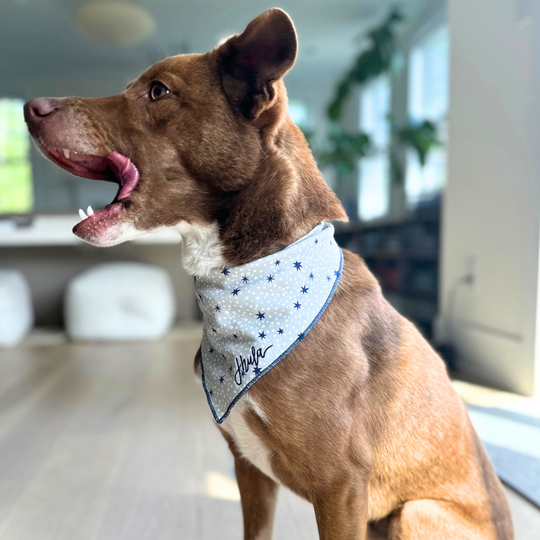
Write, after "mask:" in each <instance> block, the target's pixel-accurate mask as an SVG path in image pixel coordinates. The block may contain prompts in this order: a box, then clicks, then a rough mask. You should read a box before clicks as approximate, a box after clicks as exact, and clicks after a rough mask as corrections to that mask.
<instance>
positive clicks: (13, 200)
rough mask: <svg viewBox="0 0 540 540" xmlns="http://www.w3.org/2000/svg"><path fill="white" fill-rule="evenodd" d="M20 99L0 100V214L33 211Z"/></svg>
mask: <svg viewBox="0 0 540 540" xmlns="http://www.w3.org/2000/svg"><path fill="white" fill-rule="evenodd" d="M23 105H24V102H23V100H21V99H12V98H0V214H21V213H28V212H31V211H32V208H33V206H34V193H33V186H32V165H31V163H30V136H29V134H28V130H27V128H26V123H25V121H24V116H23Z"/></svg>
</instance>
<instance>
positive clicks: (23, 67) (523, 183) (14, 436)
mask: <svg viewBox="0 0 540 540" xmlns="http://www.w3.org/2000/svg"><path fill="white" fill-rule="evenodd" d="M274 5H277V6H278V7H281V8H283V9H285V10H286V11H287V12H288V13H289V14H290V15H291V17H292V19H293V21H294V23H295V25H296V29H297V32H298V36H299V42H300V49H299V55H298V60H297V63H296V65H295V67H294V68H293V70H292V71H291V72H290V73H289V74H288V75H287V76H286V79H285V83H286V86H287V90H288V96H289V113H290V115H291V117H292V119H293V120H294V121H295V122H296V123H297V124H298V125H299V126H300V128H301V129H302V131H303V132H304V134H305V136H306V138H307V140H308V142H309V144H310V146H311V148H312V150H313V153H314V155H315V157H316V159H317V162H318V164H319V167H320V168H321V170H322V172H323V175H324V177H325V179H326V181H327V182H328V184H329V185H330V186H331V187H332V189H334V191H336V193H337V194H338V196H339V197H340V199H341V201H342V203H343V205H344V207H345V209H346V211H347V213H348V215H349V219H350V221H349V223H347V224H336V230H337V234H336V238H337V240H338V242H339V243H340V245H341V246H342V247H345V248H347V249H350V250H352V251H354V252H356V253H358V254H360V255H361V256H362V257H363V258H364V259H365V261H366V263H367V265H368V266H369V268H370V269H371V270H372V271H373V272H374V274H375V275H376V276H377V278H378V279H379V281H380V284H381V287H382V289H383V292H384V295H385V296H386V298H387V299H388V301H389V302H390V303H391V304H392V305H394V307H396V309H397V310H398V311H399V312H400V313H402V314H403V315H404V316H406V317H407V318H409V319H411V320H412V321H413V322H414V323H415V324H416V325H417V327H418V328H419V329H420V331H421V332H422V333H423V335H424V336H425V337H426V338H427V339H428V340H429V341H430V342H431V343H432V344H433V345H434V346H435V347H436V348H437V350H438V351H439V352H440V354H441V356H442V357H443V359H444V360H445V362H446V364H447V367H448V369H449V371H450V374H451V376H452V378H453V379H454V384H455V387H456V389H457V390H458V392H459V393H460V395H461V396H462V398H463V399H464V400H465V402H466V404H467V406H468V408H469V412H470V415H471V418H472V421H473V423H474V425H475V427H476V429H477V431H478V432H479V435H480V437H481V438H482V440H483V442H484V444H485V445H486V448H487V450H488V453H489V454H490V456H491V458H492V460H493V462H494V465H495V468H496V470H497V473H498V474H499V476H500V477H501V479H502V480H503V482H504V483H505V485H506V489H507V493H508V497H509V501H510V504H511V507H512V512H513V515H514V520H515V528H516V538H517V539H518V540H529V539H531V540H532V539H533V538H534V539H536V540H537V539H538V538H540V301H539V298H540V296H539V292H540V291H539V288H538V284H539V277H540V275H539V272H540V251H539V247H540V151H539V149H540V2H538V1H537V0H282V1H281V2H277V4H276V3H274V2H269V1H266V0H251V1H235V0H0V540H4V539H6V540H27V539H35V538H39V539H40V540H49V539H50V540H53V539H54V540H58V539H66V540H67V539H70V540H75V539H76V540H83V539H84V540H86V539H89V540H90V539H96V540H97V539H99V540H101V539H109V538H110V539H115V540H119V539H129V540H143V539H150V538H152V540H159V539H169V538H171V539H172V538H185V539H188V540H191V539H195V540H196V539H206V538H216V537H217V538H223V539H229V538H230V539H235V538H240V535H241V527H242V524H241V514H240V505H239V502H238V501H239V495H238V490H237V487H236V483H235V479H234V470H233V462H232V457H231V456H230V455H229V453H228V450H227V448H226V444H225V442H224V441H223V440H222V438H221V436H220V435H219V433H218V431H217V430H216V429H215V427H214V426H213V425H212V424H213V420H212V417H211V414H210V412H209V410H208V407H207V405H206V402H205V398H204V393H203V391H202V388H201V387H200V384H199V383H198V382H196V381H195V379H194V377H193V370H192V363H193V357H194V355H195V352H196V351H197V348H198V345H199V342H200V337H201V323H200V320H201V316H200V313H199V311H198V308H197V304H196V302H195V296H194V293H193V278H192V277H191V276H189V275H188V274H187V273H186V272H185V271H184V269H183V267H182V263H181V244H180V236H179V235H178V234H177V233H176V232H175V231H173V230H161V231H159V232H156V233H152V234H148V235H146V236H142V237H140V238H138V239H136V240H134V241H132V242H128V243H126V244H123V245H119V246H116V247H113V248H108V249H98V248H94V247H92V246H89V245H86V244H84V243H83V242H82V241H80V240H79V239H78V238H77V237H75V236H74V235H73V234H72V232H71V229H72V228H73V226H74V225H75V224H76V223H77V222H78V221H79V220H80V219H81V217H80V215H79V212H80V210H79V209H81V210H82V211H83V212H88V211H89V210H88V207H89V206H90V207H91V208H94V209H99V208H102V207H103V206H105V205H106V204H108V203H109V202H110V201H111V199H112V198H113V197H114V194H115V192H116V186H114V185H112V184H109V183H104V182H92V181H90V180H83V179H79V178H75V177H74V176H72V175H70V174H69V173H68V172H66V171H64V170H63V169H60V168H59V167H57V166H55V165H53V164H52V163H51V162H49V161H47V160H45V159H44V158H43V157H42V156H41V155H40V154H39V152H38V151H37V149H36V148H35V147H34V146H33V145H32V144H31V141H30V137H29V134H28V131H27V128H26V125H25V122H24V118H23V105H24V103H25V102H26V101H28V100H29V99H32V98H35V97H40V96H71V95H77V96H84V97H93V96H104V95H110V94H115V93H119V92H121V91H122V90H123V89H124V88H125V87H126V85H127V84H128V83H129V82H130V81H132V80H133V79H135V78H136V77H137V76H138V75H139V74H140V73H141V72H142V71H143V70H144V69H145V68H146V67H148V66H149V65H151V64H152V63H154V62H156V61H158V60H160V59H162V58H165V57H167V56H171V55H175V54H182V53H202V52H206V51H207V50H210V49H211V48H213V47H214V46H215V45H216V44H217V43H218V42H219V41H220V40H222V39H223V38H226V37H228V36H230V35H232V34H235V33H239V32H241V31H243V29H244V28H245V26H246V25H247V23H248V22H249V21H250V20H251V19H252V18H254V17H255V16H256V15H258V14H259V13H261V12H262V11H264V10H265V9H267V8H269V7H274ZM90 212H91V210H90ZM275 536H276V538H279V539H287V540H289V539H290V540H293V539H294V540H296V539H304V538H305V539H307V538H315V537H316V527H315V518H314V515H313V510H312V509H311V507H310V506H309V505H308V504H307V503H304V502H303V501H301V500H300V499H298V498H297V497H296V496H294V495H292V494H291V493H288V492H285V490H282V494H281V496H280V502H279V506H278V515H277V522H276V531H275Z"/></svg>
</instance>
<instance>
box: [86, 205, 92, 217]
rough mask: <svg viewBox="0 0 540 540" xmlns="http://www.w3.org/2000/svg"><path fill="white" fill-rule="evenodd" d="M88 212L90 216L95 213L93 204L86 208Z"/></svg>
mask: <svg viewBox="0 0 540 540" xmlns="http://www.w3.org/2000/svg"><path fill="white" fill-rule="evenodd" d="M86 213H87V214H88V217H90V216H91V215H92V214H93V213H94V211H93V210H92V207H91V206H89V207H88V208H87V209H86Z"/></svg>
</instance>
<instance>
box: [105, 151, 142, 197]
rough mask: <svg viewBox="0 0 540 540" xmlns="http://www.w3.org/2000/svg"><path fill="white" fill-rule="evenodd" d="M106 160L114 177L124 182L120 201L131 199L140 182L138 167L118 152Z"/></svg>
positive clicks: (119, 195)
mask: <svg viewBox="0 0 540 540" xmlns="http://www.w3.org/2000/svg"><path fill="white" fill-rule="evenodd" d="M106 159H107V163H108V165H109V167H110V168H111V170H112V171H113V173H114V175H115V176H116V177H117V178H118V180H120V182H122V189H121V190H120V193H119V194H118V200H121V199H125V198H126V197H129V196H130V195H131V192H132V191H133V189H134V188H135V186H136V185H137V182H138V181H139V171H138V170H137V167H135V165H133V163H132V162H131V160H130V159H129V158H127V157H126V156H123V155H122V154H119V153H118V152H111V153H110V154H109V155H108V156H107V158H106Z"/></svg>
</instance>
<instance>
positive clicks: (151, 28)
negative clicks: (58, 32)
mask: <svg viewBox="0 0 540 540" xmlns="http://www.w3.org/2000/svg"><path fill="white" fill-rule="evenodd" d="M75 24H76V26H77V28H79V30H81V32H83V33H84V34H85V35H86V36H88V37H90V38H92V39H93V40H95V41H98V42H100V43H107V44H108V45H135V44H136V43H141V42H143V41H145V40H147V39H148V38H149V37H150V36H151V35H152V34H154V32H155V31H156V20H155V18H154V16H153V15H152V14H151V13H150V12H149V11H148V10H146V9H144V8H142V7H141V6H138V5H137V4H134V3H133V2H129V1H128V0H91V1H90V2H87V3H86V4H83V5H82V6H81V7H80V8H79V9H78V10H77V12H76V13H75Z"/></svg>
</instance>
